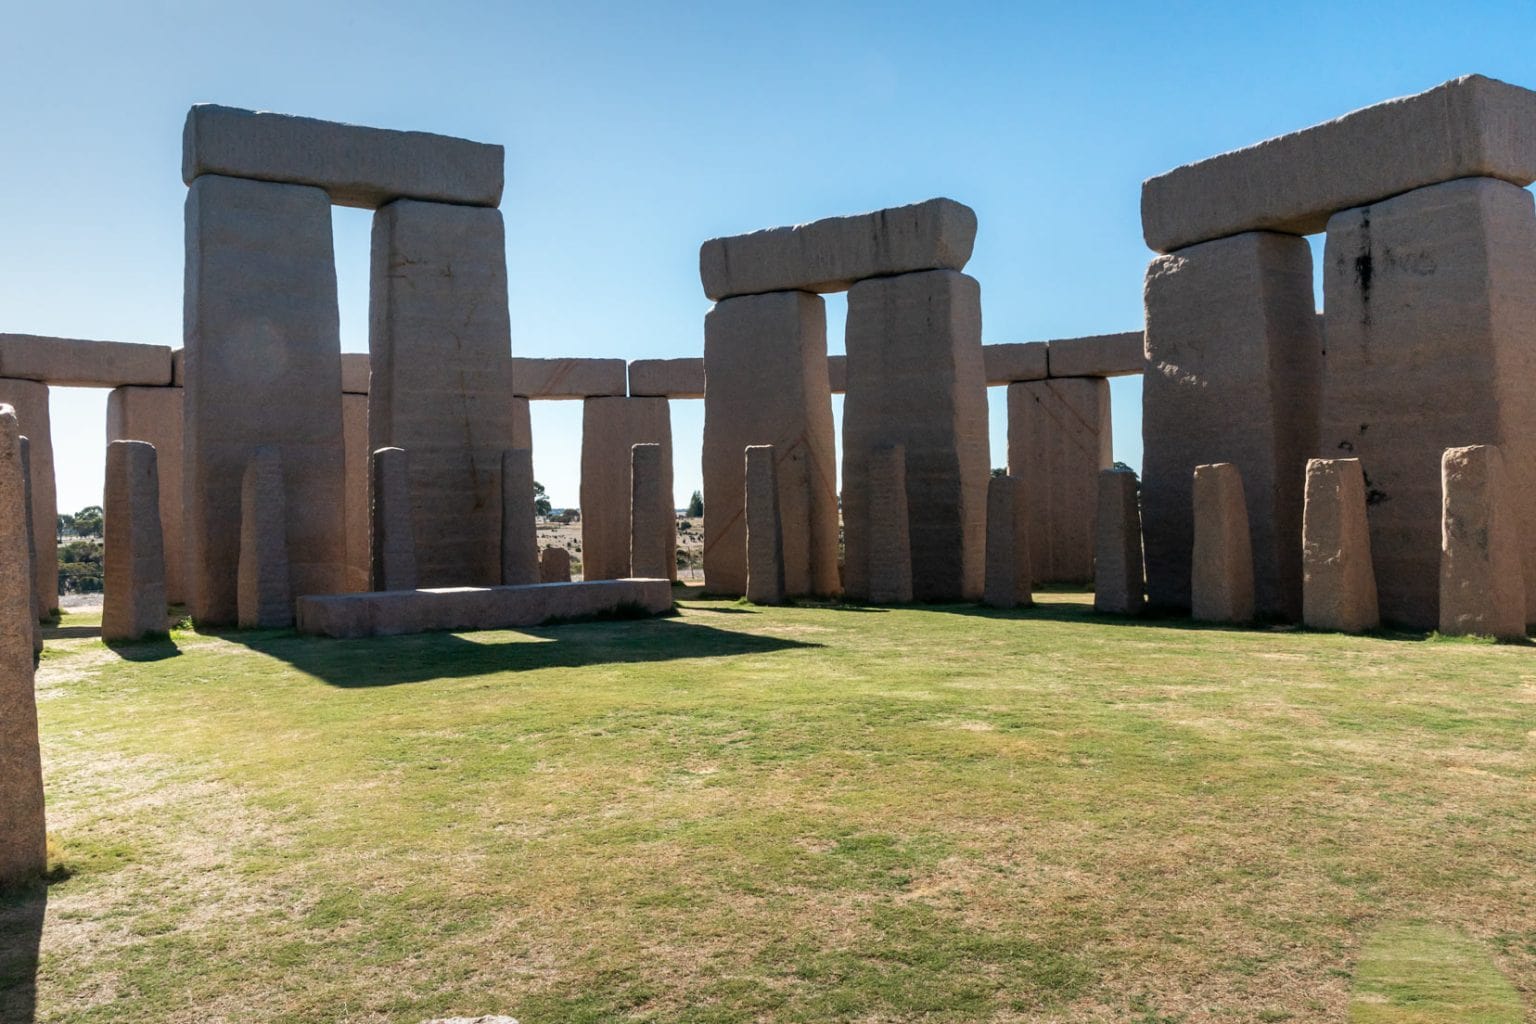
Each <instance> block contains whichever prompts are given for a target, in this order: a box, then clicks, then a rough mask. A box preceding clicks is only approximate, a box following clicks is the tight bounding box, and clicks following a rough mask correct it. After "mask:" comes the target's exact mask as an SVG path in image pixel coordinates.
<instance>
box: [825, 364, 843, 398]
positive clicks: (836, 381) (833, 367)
mask: <svg viewBox="0 0 1536 1024" xmlns="http://www.w3.org/2000/svg"><path fill="white" fill-rule="evenodd" d="M827 390H829V391H831V392H832V393H833V394H834V395H841V394H843V393H844V392H846V391H847V390H848V357H847V356H827Z"/></svg>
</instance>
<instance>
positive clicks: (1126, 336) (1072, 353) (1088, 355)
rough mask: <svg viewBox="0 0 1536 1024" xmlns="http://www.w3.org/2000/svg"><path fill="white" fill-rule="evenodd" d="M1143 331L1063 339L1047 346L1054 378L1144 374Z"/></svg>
mask: <svg viewBox="0 0 1536 1024" xmlns="http://www.w3.org/2000/svg"><path fill="white" fill-rule="evenodd" d="M1145 343H1146V335H1145V334H1144V333H1143V332H1142V331H1130V332H1126V333H1122V334H1096V335H1093V336H1092V337H1087V338H1063V339H1062V340H1060V341H1052V342H1050V344H1049V345H1047V347H1046V351H1047V355H1048V362H1049V364H1050V375H1051V376H1052V377H1124V376H1128V375H1130V374H1137V373H1141V370H1142V363H1143V361H1144V352H1143V348H1144V346H1145Z"/></svg>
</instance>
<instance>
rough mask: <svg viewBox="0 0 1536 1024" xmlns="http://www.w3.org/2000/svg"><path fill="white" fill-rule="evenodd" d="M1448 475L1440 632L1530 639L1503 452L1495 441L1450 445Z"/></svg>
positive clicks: (1444, 472)
mask: <svg viewBox="0 0 1536 1024" xmlns="http://www.w3.org/2000/svg"><path fill="white" fill-rule="evenodd" d="M1440 476H1441V481H1442V487H1443V489H1444V495H1445V497H1444V512H1443V516H1444V518H1443V520H1442V524H1443V525H1442V527H1441V538H1442V540H1441V549H1440V632H1442V633H1445V634H1447V635H1449V636H1465V635H1469V634H1472V635H1479V636H1494V637H1499V638H1500V639H1505V640H1517V639H1521V638H1523V637H1524V636H1525V617H1526V612H1525V601H1526V594H1525V579H1524V577H1523V575H1522V573H1521V570H1520V536H1519V531H1520V527H1519V525H1518V523H1517V522H1516V518H1515V514H1514V509H1513V508H1512V503H1511V502H1510V497H1511V491H1510V488H1509V476H1508V474H1507V472H1506V470H1505V467H1504V457H1503V454H1502V453H1501V452H1500V451H1499V449H1498V448H1497V447H1495V446H1494V445H1487V444H1479V445H1472V446H1471V447H1468V448H1447V449H1446V450H1445V455H1444V458H1443V459H1442V460H1441V464H1440Z"/></svg>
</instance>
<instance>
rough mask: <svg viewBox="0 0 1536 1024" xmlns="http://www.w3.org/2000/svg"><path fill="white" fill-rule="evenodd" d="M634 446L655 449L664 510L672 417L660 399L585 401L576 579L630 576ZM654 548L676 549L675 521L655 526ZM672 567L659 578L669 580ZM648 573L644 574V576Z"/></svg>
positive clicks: (670, 500) (671, 518)
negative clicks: (657, 528)
mask: <svg viewBox="0 0 1536 1024" xmlns="http://www.w3.org/2000/svg"><path fill="white" fill-rule="evenodd" d="M637 444H657V445H660V446H661V465H660V467H659V470H658V471H659V473H660V475H661V479H660V480H659V481H658V482H657V486H658V487H659V489H660V493H661V495H663V496H664V498H663V499H661V500H665V502H666V508H667V509H668V512H669V513H671V512H673V498H672V413H671V406H670V405H669V404H668V402H667V400H666V399H665V398H589V399H587V400H586V401H585V402H583V403H582V409H581V490H580V495H581V565H582V579H587V580H621V579H624V578H625V577H627V576H631V575H637V574H635V573H631V572H630V540H631V538H630V530H631V522H630V503H631V501H633V499H634V481H633V480H632V479H631V470H632V464H633V458H634V453H633V451H632V449H633V448H634V446H635V445H637ZM660 528H661V530H662V531H663V532H662V533H660V534H658V536H657V538H656V542H657V543H658V544H669V545H671V546H672V547H673V548H675V547H676V545H677V532H676V531H677V524H676V520H675V517H674V516H673V515H671V514H669V515H668V517H667V520H666V522H665V523H664V524H661V527H660ZM676 572H677V571H676V569H675V568H674V569H673V571H672V572H670V573H662V574H661V575H662V576H664V577H666V578H668V579H670V578H672V577H673V576H675V575H676ZM647 575H649V574H647Z"/></svg>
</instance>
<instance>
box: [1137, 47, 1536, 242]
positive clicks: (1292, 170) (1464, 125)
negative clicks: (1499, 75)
mask: <svg viewBox="0 0 1536 1024" xmlns="http://www.w3.org/2000/svg"><path fill="white" fill-rule="evenodd" d="M1533 125H1536V93H1532V92H1530V91H1528V90H1526V89H1521V88H1519V87H1517V86H1513V85H1508V84H1506V83H1504V82H1500V81H1496V80H1495V79H1491V78H1484V77H1483V76H1482V75H1467V76H1466V77H1463V78H1457V79H1453V80H1451V81H1449V82H1446V83H1444V84H1443V85H1438V86H1436V87H1435V88H1433V89H1430V90H1428V91H1427V92H1421V93H1418V94H1417V95H1414V96H1405V97H1402V98H1400V99H1395V100H1388V101H1387V102H1385V103H1378V104H1376V105H1375V106H1370V107H1365V108H1364V109H1361V110H1356V111H1354V112H1353V113H1350V114H1346V115H1344V116H1343V117H1340V118H1338V119H1336V120H1333V121H1327V122H1325V123H1323V124H1319V125H1314V126H1313V127H1311V128H1306V129H1303V130H1301V131H1299V132H1294V133H1292V134H1290V135H1282V136H1279V137H1278V138H1273V139H1270V140H1268V141H1266V142H1261V143H1259V144H1258V145H1255V146H1249V147H1247V148H1246V149H1239V150H1235V151H1233V152H1230V153H1223V154H1221V155H1220V156H1214V157H1211V158H1209V159H1207V160H1201V161H1200V162H1198V163H1193V164H1189V165H1187V166H1184V167H1180V168H1177V169H1175V170H1172V171H1169V172H1167V173H1166V174H1160V175H1158V176H1157V177H1155V178H1151V179H1148V180H1147V181H1146V182H1145V183H1144V184H1143V185H1142V187H1141V224H1142V231H1143V233H1144V235H1145V236H1146V240H1147V245H1148V246H1149V247H1151V248H1152V249H1153V250H1155V251H1157V252H1172V251H1174V250H1175V249H1180V248H1183V247H1185V246H1188V245H1191V244H1193V243H1196V242H1204V241H1207V240H1209V239H1213V238H1220V237H1222V236H1225V235H1234V234H1237V233H1239V232H1242V231H1256V230H1272V231H1284V232H1287V233H1289V234H1294V235H1306V234H1313V233H1315V232H1317V231H1320V230H1321V229H1322V228H1323V226H1324V224H1326V223H1327V221H1328V217H1329V216H1330V215H1331V214H1333V213H1334V212H1335V211H1337V210H1344V209H1348V208H1350V207H1354V206H1362V205H1364V204H1366V203H1374V202H1377V201H1379V200H1382V199H1385V198H1387V197H1389V196H1395V195H1399V194H1400V193H1403V192H1408V191H1410V190H1412V189H1416V188H1422V187H1423V186H1426V185H1434V184H1437V183H1439V182H1445V181H1451V180H1453V179H1456V178H1471V177H1489V178H1500V179H1503V180H1505V181H1509V182H1513V183H1514V184H1516V185H1529V184H1530V183H1531V182H1532V181H1536V128H1533V127H1532V126H1533Z"/></svg>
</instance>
